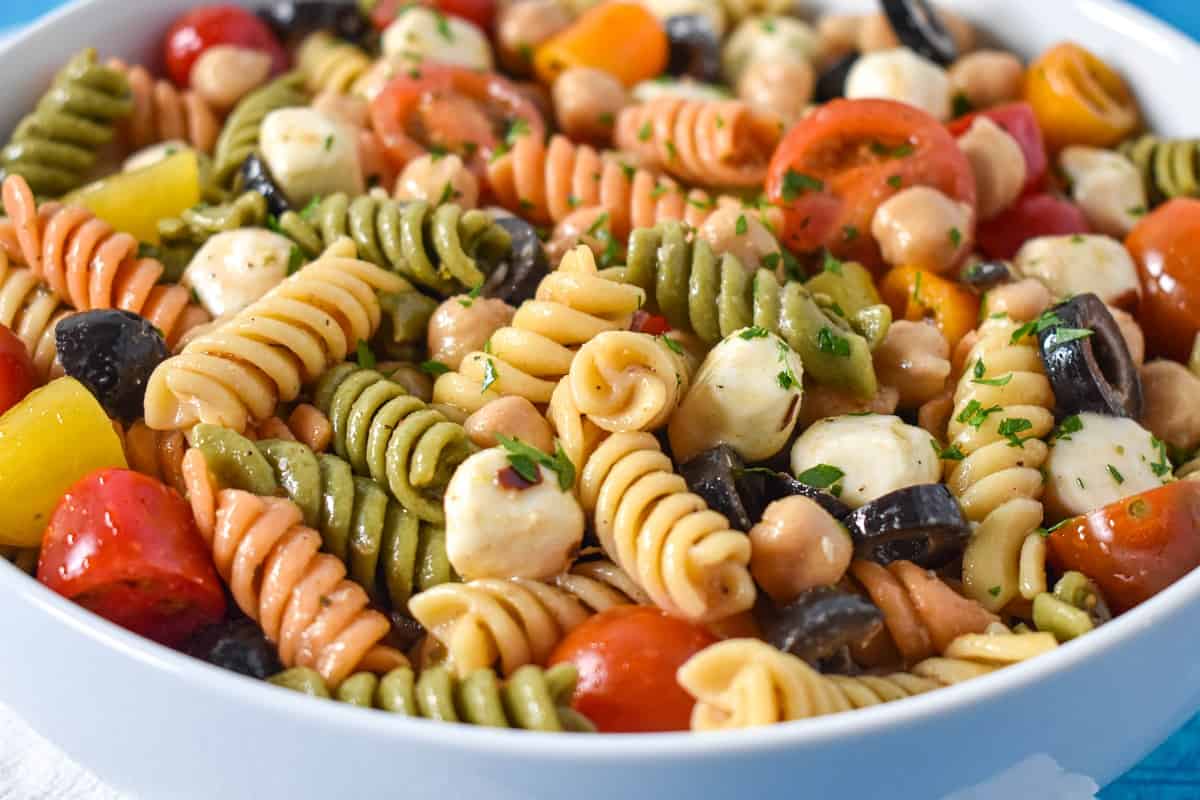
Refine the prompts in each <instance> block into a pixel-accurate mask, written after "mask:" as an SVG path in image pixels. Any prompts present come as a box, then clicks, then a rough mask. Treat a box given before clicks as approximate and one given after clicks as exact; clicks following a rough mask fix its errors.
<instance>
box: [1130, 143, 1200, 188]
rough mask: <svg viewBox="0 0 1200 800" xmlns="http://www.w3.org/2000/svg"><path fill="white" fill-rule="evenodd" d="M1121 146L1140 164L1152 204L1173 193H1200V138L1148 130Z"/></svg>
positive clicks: (1138, 166)
mask: <svg viewBox="0 0 1200 800" xmlns="http://www.w3.org/2000/svg"><path fill="white" fill-rule="evenodd" d="M1118 150H1119V151H1120V152H1121V154H1122V155H1124V156H1126V157H1127V158H1128V159H1129V160H1130V161H1132V162H1133V165H1134V166H1135V167H1137V169H1138V172H1140V173H1141V175H1142V182H1143V183H1144V184H1145V186H1146V194H1147V196H1148V197H1149V198H1150V201H1151V204H1152V205H1158V204H1159V203H1162V202H1165V201H1167V200H1170V199H1171V198H1173V197H1200V142H1197V141H1196V140H1195V139H1165V138H1163V137H1160V136H1155V135H1154V134H1152V133H1147V134H1145V135H1144V136H1139V137H1137V138H1135V139H1130V140H1128V141H1126V142H1124V143H1123V144H1122V145H1121V146H1120V147H1119V148H1118Z"/></svg>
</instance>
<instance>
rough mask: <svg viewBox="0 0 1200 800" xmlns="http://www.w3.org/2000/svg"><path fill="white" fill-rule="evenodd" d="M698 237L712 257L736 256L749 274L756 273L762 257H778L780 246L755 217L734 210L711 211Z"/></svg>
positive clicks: (730, 208)
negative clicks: (710, 251) (771, 255)
mask: <svg viewBox="0 0 1200 800" xmlns="http://www.w3.org/2000/svg"><path fill="white" fill-rule="evenodd" d="M739 227H741V228H743V229H744V230H743V232H742V233H738V229H739ZM699 235H700V238H701V239H704V241H706V242H708V244H709V247H711V248H712V250H713V252H714V253H716V254H717V255H721V254H723V253H729V254H731V255H733V256H736V257H737V259H738V261H740V262H742V266H743V267H745V268H746V269H747V270H750V271H754V270H756V269H758V266H759V264H761V263H762V260H763V257H764V256H767V255H770V254H772V253H777V254H778V253H780V249H779V242H778V241H777V240H776V239H775V237H774V235H772V234H771V232H770V231H769V230H767V226H766V225H764V224H763V223H762V220H760V219H759V218H758V215H757V214H755V213H754V212H753V211H750V210H748V209H744V208H738V207H737V206H725V207H723V208H719V209H717V210H716V211H714V212H713V213H712V216H710V217H709V218H708V219H707V220H705V221H704V224H703V225H701V226H700V231H699Z"/></svg>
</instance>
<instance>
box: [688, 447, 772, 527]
mask: <svg viewBox="0 0 1200 800" xmlns="http://www.w3.org/2000/svg"><path fill="white" fill-rule="evenodd" d="M745 471H746V465H745V463H744V462H743V461H742V457H741V456H739V455H738V454H737V451H735V450H734V449H733V448H732V447H730V446H729V445H725V444H721V445H717V446H716V447H713V448H710V449H708V450H705V451H704V452H703V453H701V454H700V455H698V456H696V457H695V458H693V459H692V460H691V461H688V462H687V463H685V464H683V465H682V466H680V467H679V474H680V475H682V476H683V479H684V481H686V482H687V486H688V489H689V490H691V491H692V492H695V493H696V494H698V495H700V497H702V498H704V501H705V502H706V503H708V507H709V508H711V509H712V510H713V511H717V512H720V513H721V514H724V515H725V517H726V518H727V519H728V520H729V524H730V525H732V526H733V527H734V528H737V529H738V530H740V531H748V530H750V528H751V527H752V526H753V525H754V523H755V522H756V521H757V520H758V518H759V516H761V512H762V508H761V507H760V508H758V509H757V511H758V513H754V512H753V511H752V510H751V509H748V508H747V507H746V503H745V501H744V500H743V498H742V493H741V492H740V491H739V490H738V489H739V487H738V478H739V477H740V476H741V475H744V474H745ZM755 505H758V504H757V503H756V504H755ZM763 506H764V507H765V504H763Z"/></svg>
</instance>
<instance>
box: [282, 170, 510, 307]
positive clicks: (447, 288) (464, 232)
mask: <svg viewBox="0 0 1200 800" xmlns="http://www.w3.org/2000/svg"><path fill="white" fill-rule="evenodd" d="M279 227H280V230H281V231H282V232H283V233H284V235H286V236H288V237H289V238H291V239H292V240H293V241H295V242H296V243H297V244H298V245H300V248H301V249H302V250H304V251H306V252H307V253H308V254H310V255H313V254H316V253H319V252H320V251H321V250H322V249H324V248H325V247H326V246H327V245H328V244H329V243H331V242H334V241H336V240H337V239H338V238H340V237H342V236H349V237H350V238H351V239H353V240H354V244H355V246H357V248H358V257H359V258H362V259H365V260H366V261H370V262H371V263H372V264H378V265H379V266H381V267H385V268H387V269H390V270H392V271H393V272H397V273H399V274H400V275H402V276H404V277H405V278H407V279H408V280H410V281H412V282H413V283H415V284H417V285H419V286H422V287H424V288H426V289H430V290H433V291H434V292H437V293H438V294H440V295H442V296H443V297H445V296H448V295H451V294H454V293H455V292H458V291H462V290H463V289H473V288H475V287H477V286H479V285H480V284H482V283H483V281H484V279H485V278H486V277H487V273H489V272H491V270H492V269H493V268H494V267H495V266H496V264H498V263H499V262H500V261H501V260H502V259H503V258H504V257H505V256H507V255H508V253H509V250H510V249H511V247H512V239H511V237H510V236H509V234H508V231H506V230H505V229H504V228H503V227H502V226H501V225H499V224H497V223H496V221H495V220H494V219H492V217H491V216H490V215H489V214H487V213H486V212H484V211H478V210H470V211H466V212H464V211H463V210H462V209H461V208H459V207H458V206H456V205H454V204H453V203H443V204H441V205H437V206H431V205H429V204H428V203H424V202H420V201H417V202H411V203H398V202H396V201H394V200H389V199H386V198H379V197H375V196H373V195H362V196H360V197H355V198H353V199H351V198H350V197H347V196H346V195H344V194H334V195H330V196H328V197H326V198H324V199H323V200H321V202H320V203H319V204H318V205H317V206H316V207H315V208H314V209H313V210H312V211H311V212H308V213H306V214H304V215H301V214H298V213H296V212H294V211H288V212H285V213H284V214H283V216H282V217H280V219H279Z"/></svg>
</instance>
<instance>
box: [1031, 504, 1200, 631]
mask: <svg viewBox="0 0 1200 800" xmlns="http://www.w3.org/2000/svg"><path fill="white" fill-rule="evenodd" d="M1048 544H1049V555H1050V559H1051V561H1052V562H1053V563H1054V564H1055V566H1057V567H1059V568H1060V569H1064V570H1067V569H1074V570H1078V571H1080V572H1082V573H1083V574H1084V575H1087V576H1088V577H1089V578H1091V579H1092V580H1093V581H1095V582H1096V585H1097V586H1099V587H1100V590H1101V591H1102V592H1103V594H1104V599H1105V600H1107V601H1108V604H1109V605H1110V606H1111V607H1112V609H1113V610H1114V611H1117V612H1121V611H1128V610H1129V609H1131V608H1133V607H1134V606H1136V605H1137V604H1138V603H1141V602H1142V601H1144V600H1148V599H1149V598H1151V597H1153V596H1154V595H1156V594H1158V593H1159V592H1160V591H1162V590H1163V589H1165V588H1167V587H1168V586H1170V585H1171V584H1172V583H1174V582H1175V581H1177V580H1179V579H1180V578H1182V577H1183V576H1184V575H1186V574H1187V573H1188V572H1190V571H1191V570H1192V569H1194V568H1195V567H1197V566H1200V481H1175V482H1174V483H1169V484H1167V485H1166V486H1161V487H1159V488H1158V489H1151V490H1150V491H1148V492H1143V493H1142V494H1138V495H1134V496H1133V497H1126V498H1125V499H1124V500H1118V501H1117V502H1115V503H1110V504H1109V505H1107V506H1104V507H1103V508H1100V509H1097V510H1095V511H1092V512H1090V513H1087V514H1084V515H1083V516H1079V517H1075V518H1074V519H1071V520H1069V521H1068V522H1067V523H1066V524H1064V525H1063V526H1062V527H1060V528H1058V529H1056V530H1055V531H1054V532H1053V533H1051V534H1050V539H1049V542H1048Z"/></svg>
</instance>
